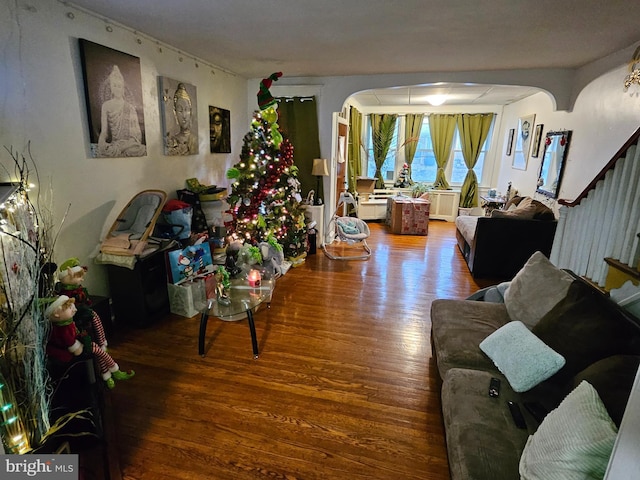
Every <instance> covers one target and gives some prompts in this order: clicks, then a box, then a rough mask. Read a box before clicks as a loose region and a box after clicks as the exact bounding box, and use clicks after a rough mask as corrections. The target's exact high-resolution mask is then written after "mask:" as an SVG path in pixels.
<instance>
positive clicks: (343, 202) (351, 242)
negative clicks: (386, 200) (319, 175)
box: [322, 191, 371, 260]
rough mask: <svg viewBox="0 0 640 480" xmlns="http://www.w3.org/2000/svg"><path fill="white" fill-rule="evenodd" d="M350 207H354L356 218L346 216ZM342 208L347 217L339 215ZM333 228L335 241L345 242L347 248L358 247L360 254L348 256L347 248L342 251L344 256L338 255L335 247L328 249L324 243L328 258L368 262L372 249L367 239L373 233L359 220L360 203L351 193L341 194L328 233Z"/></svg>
mask: <svg viewBox="0 0 640 480" xmlns="http://www.w3.org/2000/svg"><path fill="white" fill-rule="evenodd" d="M349 205H351V206H353V208H354V211H355V217H349V216H346V212H347V208H348V207H349ZM341 208H342V209H343V211H344V213H345V216H339V215H338V212H339V211H340V209H341ZM331 228H333V229H334V231H335V240H336V242H337V243H342V242H344V243H345V244H346V245H347V246H354V247H357V248H358V252H359V253H355V254H353V255H347V254H346V253H347V251H348V250H349V249H348V248H347V249H342V254H340V255H338V254H337V250H336V249H335V248H334V247H327V245H325V244H324V243H323V244H322V250H323V251H324V254H325V255H326V256H327V257H329V258H330V259H332V260H367V259H368V258H369V257H371V249H370V248H369V245H368V244H367V238H369V235H370V234H371V232H370V230H369V226H368V225H367V223H366V222H365V221H364V220H362V219H360V218H358V203H357V202H356V200H355V198H353V195H352V194H351V193H349V192H346V191H345V192H341V193H340V198H339V199H338V206H337V207H336V210H335V212H334V213H333V215H332V216H331V219H330V220H329V223H328V224H327V229H326V231H327V232H329V231H331V230H330V229H331ZM363 250H364V251H363Z"/></svg>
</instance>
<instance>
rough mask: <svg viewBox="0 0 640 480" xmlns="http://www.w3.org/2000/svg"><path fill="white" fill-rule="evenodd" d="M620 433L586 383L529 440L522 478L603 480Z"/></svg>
mask: <svg viewBox="0 0 640 480" xmlns="http://www.w3.org/2000/svg"><path fill="white" fill-rule="evenodd" d="M617 433H618V430H617V428H616V426H615V425H614V424H613V422H612V421H611V418H609V415H608V413H607V410H606V409H605V407H604V405H603V404H602V401H601V400H600V397H599V396H598V392H596V390H595V389H594V388H593V387H592V386H591V385H590V384H589V383H588V382H586V381H583V382H581V383H580V384H579V385H578V386H577V387H576V388H575V390H573V391H572V392H571V393H570V394H569V395H568V396H567V398H565V399H564V400H563V401H562V403H561V404H560V406H559V407H558V408H557V409H555V410H554V411H552V412H550V413H549V414H548V415H547V416H546V417H545V419H544V420H543V422H542V424H540V427H539V428H538V430H537V431H536V433H534V434H533V435H532V436H531V437H530V438H529V439H528V440H527V444H526V446H525V448H524V451H523V453H522V457H521V459H520V468H519V471H520V476H521V478H522V479H524V480H538V479H539V480H548V479H550V478H567V479H569V478H603V477H604V474H605V471H606V469H607V464H608V463H609V457H610V456H611V451H612V450H613V444H614V442H615V439H616V435H617Z"/></svg>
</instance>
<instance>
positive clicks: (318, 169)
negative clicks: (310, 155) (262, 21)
mask: <svg viewBox="0 0 640 480" xmlns="http://www.w3.org/2000/svg"><path fill="white" fill-rule="evenodd" d="M311 175H315V176H316V179H317V183H316V202H315V203H316V205H322V199H321V198H320V177H328V176H329V167H328V166H327V159H326V158H314V159H313V168H312V170H311Z"/></svg>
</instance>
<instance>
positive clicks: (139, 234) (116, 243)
mask: <svg viewBox="0 0 640 480" xmlns="http://www.w3.org/2000/svg"><path fill="white" fill-rule="evenodd" d="M166 200H167V194H166V193H165V192H163V191H162V190H144V191H142V192H140V193H138V194H137V195H135V196H134V197H133V198H132V199H131V200H130V201H129V203H127V206H126V207H124V209H123V210H122V212H120V215H118V218H116V220H115V222H113V225H112V226H111V229H110V230H109V233H107V236H106V238H105V240H104V241H103V242H102V245H101V247H100V251H101V252H102V253H106V254H113V255H125V256H133V255H140V254H141V253H142V252H143V251H144V249H145V248H146V246H147V239H148V238H149V236H150V235H151V233H152V232H153V228H154V227H155V224H156V221H157V220H158V217H159V216H160V212H161V211H162V207H163V205H164V203H165V201H166Z"/></svg>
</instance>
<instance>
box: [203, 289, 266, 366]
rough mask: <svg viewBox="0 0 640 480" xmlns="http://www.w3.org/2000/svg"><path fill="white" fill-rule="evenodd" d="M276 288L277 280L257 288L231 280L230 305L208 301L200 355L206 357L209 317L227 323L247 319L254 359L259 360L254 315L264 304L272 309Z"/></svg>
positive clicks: (215, 300)
mask: <svg viewBox="0 0 640 480" xmlns="http://www.w3.org/2000/svg"><path fill="white" fill-rule="evenodd" d="M275 286H276V281H275V279H269V280H264V279H263V280H262V281H261V282H260V285H259V286H257V287H251V286H249V285H248V283H247V280H246V279H244V278H242V279H240V278H238V279H233V280H231V287H230V288H229V300H230V303H229V305H223V304H221V303H219V302H218V301H217V299H215V298H210V299H208V300H207V306H206V307H205V310H204V311H203V312H202V316H201V317H200V334H199V336H198V353H199V354H200V356H201V357H204V339H205V336H206V334H207V323H208V322H209V316H210V315H213V316H214V317H217V318H219V319H220V320H223V321H226V322H236V321H238V320H243V319H244V318H246V319H247V322H248V323H249V332H250V333H251V346H252V347H253V358H255V359H257V358H258V355H259V352H258V338H257V336H256V326H255V323H254V321H253V314H254V313H255V311H256V310H257V309H258V306H260V305H261V304H263V303H265V302H266V303H267V306H268V308H270V307H271V296H272V294H273V289H274V288H275Z"/></svg>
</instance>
